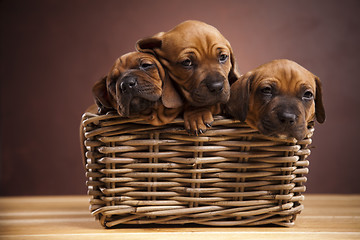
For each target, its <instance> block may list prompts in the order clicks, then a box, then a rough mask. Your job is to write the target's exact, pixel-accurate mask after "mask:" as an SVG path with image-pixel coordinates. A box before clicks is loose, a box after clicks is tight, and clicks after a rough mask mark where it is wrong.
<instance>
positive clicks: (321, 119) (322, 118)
mask: <svg viewBox="0 0 360 240" xmlns="http://www.w3.org/2000/svg"><path fill="white" fill-rule="evenodd" d="M316 120H317V121H318V123H321V124H322V123H324V122H325V120H326V117H325V116H322V117H320V118H316Z"/></svg>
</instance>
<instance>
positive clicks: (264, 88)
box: [261, 86, 272, 95]
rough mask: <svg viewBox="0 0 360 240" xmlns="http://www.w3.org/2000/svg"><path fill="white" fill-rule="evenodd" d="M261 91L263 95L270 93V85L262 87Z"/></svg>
mask: <svg viewBox="0 0 360 240" xmlns="http://www.w3.org/2000/svg"><path fill="white" fill-rule="evenodd" d="M261 92H262V93H263V94H264V95H272V91H271V87H269V86H267V87H263V88H262V89H261Z"/></svg>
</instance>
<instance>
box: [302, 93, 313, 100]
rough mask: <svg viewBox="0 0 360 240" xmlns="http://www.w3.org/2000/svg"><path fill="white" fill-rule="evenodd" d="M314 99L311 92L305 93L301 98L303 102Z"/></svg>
mask: <svg viewBox="0 0 360 240" xmlns="http://www.w3.org/2000/svg"><path fill="white" fill-rule="evenodd" d="M313 98H314V94H313V93H312V92H311V91H306V92H305V93H304V96H303V100H308V101H309V100H312V99H313Z"/></svg>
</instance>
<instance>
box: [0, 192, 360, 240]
mask: <svg viewBox="0 0 360 240" xmlns="http://www.w3.org/2000/svg"><path fill="white" fill-rule="evenodd" d="M305 197H306V199H305V201H304V205H305V210H304V211H303V212H302V213H301V214H300V215H299V216H298V218H297V220H296V222H295V226H294V227H291V228H285V227H201V226H199V225H192V226H189V227H173V226H168V227H159V226H156V225H153V226H150V227H149V226H148V227H145V226H135V227H134V226H130V227H129V226H127V227H126V226H125V227H124V228H117V229H104V228H103V227H102V226H101V225H100V224H99V222H97V221H96V220H94V218H93V217H92V216H91V215H90V213H89V210H88V207H89V204H88V197H87V196H56V197H51V196H41V197H1V198H0V239H38V240H42V239H49V240H52V239H89V240H92V239H96V240H99V239H108V240H111V239H121V240H128V239H129V240H140V239H141V240H144V239H146V240H151V239H160V240H165V239H166V240H169V239H171V240H178V239H179V240H180V239H181V240H184V239H205V238H207V239H216V240H226V239H280V240H281V239H292V240H297V239H301V240H303V239H337V240H339V239H342V240H343V239H344V240H345V239H360V195H310V194H306V195H305Z"/></svg>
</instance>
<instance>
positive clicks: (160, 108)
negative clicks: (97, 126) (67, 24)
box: [80, 52, 182, 164]
mask: <svg viewBox="0 0 360 240" xmlns="http://www.w3.org/2000/svg"><path fill="white" fill-rule="evenodd" d="M167 79H168V77H167V74H166V72H165V71H164V69H163V67H162V66H161V64H160V63H159V61H157V60H156V58H155V57H154V56H153V55H151V54H147V53H139V52H131V53H128V54H125V55H123V56H121V57H120V58H118V59H117V60H116V61H115V64H114V65H113V67H112V68H111V70H110V72H109V74H108V75H107V76H105V77H103V78H102V79H101V80H100V81H98V82H97V83H95V85H94V86H93V89H92V91H93V95H94V99H95V102H96V105H95V104H94V105H91V106H90V107H89V108H88V109H87V110H86V112H90V113H100V114H104V113H106V112H109V111H117V113H118V114H119V115H120V116H121V117H129V118H134V117H139V118H143V119H144V120H145V121H147V122H148V123H150V124H152V125H163V124H166V123H169V122H171V121H172V120H173V119H174V118H176V117H177V116H178V114H179V113H180V112H181V111H182V109H181V108H167V107H166V106H165V105H164V104H163V102H166V103H167V104H169V105H172V103H171V101H172V98H171V94H172V89H171V88H170V87H169V86H168V87H167V91H164V90H163V87H164V86H166V83H167ZM84 141H85V136H84V129H83V126H82V124H80V146H81V151H82V156H83V160H84V163H85V164H86V156H85V152H86V148H85V145H84Z"/></svg>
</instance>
